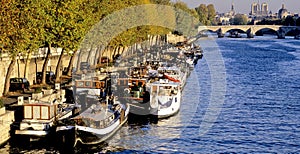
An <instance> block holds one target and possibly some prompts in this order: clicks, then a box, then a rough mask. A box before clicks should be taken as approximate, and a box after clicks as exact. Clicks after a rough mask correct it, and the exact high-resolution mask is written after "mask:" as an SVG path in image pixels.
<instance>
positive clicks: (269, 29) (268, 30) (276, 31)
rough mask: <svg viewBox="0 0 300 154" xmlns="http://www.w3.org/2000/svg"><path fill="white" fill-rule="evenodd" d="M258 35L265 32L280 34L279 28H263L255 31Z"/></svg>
mask: <svg viewBox="0 0 300 154" xmlns="http://www.w3.org/2000/svg"><path fill="white" fill-rule="evenodd" d="M253 33H254V34H255V35H256V36H263V35H264V34H276V35H278V30H276V29H273V28H269V27H266V28H261V29H258V30H256V31H254V32H253Z"/></svg>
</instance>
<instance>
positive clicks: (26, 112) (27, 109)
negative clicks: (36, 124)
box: [24, 106, 32, 119]
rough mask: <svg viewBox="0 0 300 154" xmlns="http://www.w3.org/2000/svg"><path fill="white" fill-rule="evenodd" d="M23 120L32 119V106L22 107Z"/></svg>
mask: <svg viewBox="0 0 300 154" xmlns="http://www.w3.org/2000/svg"><path fill="white" fill-rule="evenodd" d="M24 118H25V119H32V106H24Z"/></svg>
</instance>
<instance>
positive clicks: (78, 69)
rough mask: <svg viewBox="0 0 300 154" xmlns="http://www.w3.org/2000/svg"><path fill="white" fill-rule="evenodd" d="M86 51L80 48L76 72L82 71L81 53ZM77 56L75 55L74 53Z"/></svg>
mask: <svg viewBox="0 0 300 154" xmlns="http://www.w3.org/2000/svg"><path fill="white" fill-rule="evenodd" d="M83 52H84V51H82V50H80V51H79V53H78V57H77V64H76V73H79V72H80V62H81V59H80V58H81V55H82V53H83ZM74 56H75V55H74Z"/></svg>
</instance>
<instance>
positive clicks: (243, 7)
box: [174, 0, 300, 14]
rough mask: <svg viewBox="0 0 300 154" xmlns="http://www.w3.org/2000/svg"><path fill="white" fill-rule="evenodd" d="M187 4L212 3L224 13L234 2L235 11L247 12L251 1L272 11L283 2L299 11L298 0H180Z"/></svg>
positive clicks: (193, 5)
mask: <svg viewBox="0 0 300 154" xmlns="http://www.w3.org/2000/svg"><path fill="white" fill-rule="evenodd" d="M174 1H177V0H174ZM180 1H183V2H185V3H186V4H188V6H189V7H190V8H195V7H197V6H199V5H200V4H214V6H215V9H216V11H217V12H220V13H225V12H228V11H230V9H231V3H232V2H233V3H234V8H235V12H236V13H243V14H249V13H250V8H251V4H252V3H253V2H258V1H259V2H260V4H261V3H263V2H266V3H268V5H269V11H272V12H273V13H276V12H278V10H279V9H280V8H281V6H282V4H283V3H284V4H285V8H286V9H287V10H288V11H289V12H291V13H300V1H299V0H180Z"/></svg>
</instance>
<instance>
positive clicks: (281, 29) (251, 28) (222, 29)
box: [198, 25, 300, 39]
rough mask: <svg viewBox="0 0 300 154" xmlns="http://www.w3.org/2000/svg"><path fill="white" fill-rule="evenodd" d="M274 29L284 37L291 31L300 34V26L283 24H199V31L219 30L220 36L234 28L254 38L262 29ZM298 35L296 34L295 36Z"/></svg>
mask: <svg viewBox="0 0 300 154" xmlns="http://www.w3.org/2000/svg"><path fill="white" fill-rule="evenodd" d="M266 29H268V30H273V31H274V32H276V33H277V36H278V38H280V39H284V38H285V35H286V34H287V33H288V32H290V31H296V34H295V35H299V34H300V26H282V25H223V26H199V27H198V32H203V31H208V30H209V31H213V32H217V34H218V37H224V35H225V33H226V32H229V31H232V30H241V31H243V32H245V33H246V34H247V37H248V38H253V37H254V35H255V33H256V32H258V31H260V30H266ZM295 37H296V36H295Z"/></svg>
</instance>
